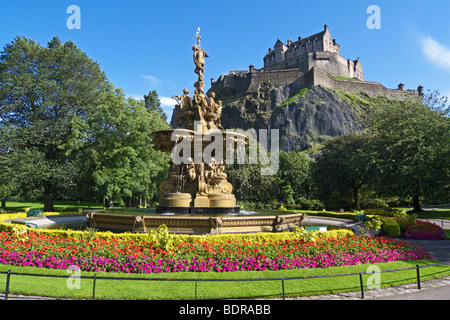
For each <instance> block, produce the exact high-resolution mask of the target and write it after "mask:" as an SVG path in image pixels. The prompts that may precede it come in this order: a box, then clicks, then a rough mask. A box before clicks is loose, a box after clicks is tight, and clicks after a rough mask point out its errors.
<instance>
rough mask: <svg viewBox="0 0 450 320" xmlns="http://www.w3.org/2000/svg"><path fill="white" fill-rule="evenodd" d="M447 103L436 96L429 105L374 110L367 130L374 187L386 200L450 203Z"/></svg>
mask: <svg viewBox="0 0 450 320" xmlns="http://www.w3.org/2000/svg"><path fill="white" fill-rule="evenodd" d="M445 104H446V99H442V98H440V97H439V93H437V92H433V93H431V94H429V95H426V96H425V97H423V99H418V100H413V101H390V102H385V103H381V104H379V105H377V106H376V107H375V108H373V110H372V112H371V113H370V116H369V118H368V121H367V124H366V125H367V127H368V129H369V130H370V132H371V133H372V135H373V137H374V138H373V139H372V140H371V141H370V144H368V146H367V147H368V148H367V149H368V152H367V153H368V154H370V158H371V161H372V166H371V167H372V169H373V177H374V182H376V186H377V189H378V191H379V192H381V193H383V194H386V195H397V196H400V197H412V198H413V205H414V209H413V210H414V211H420V210H421V205H420V198H421V197H423V196H426V197H431V198H433V199H439V198H440V199H441V200H442V201H446V200H448V186H449V179H450V175H449V170H450V169H449V168H450V163H449V159H450V157H449V152H450V127H449V124H450V119H449V117H448V116H449V109H448V107H446V106H445Z"/></svg>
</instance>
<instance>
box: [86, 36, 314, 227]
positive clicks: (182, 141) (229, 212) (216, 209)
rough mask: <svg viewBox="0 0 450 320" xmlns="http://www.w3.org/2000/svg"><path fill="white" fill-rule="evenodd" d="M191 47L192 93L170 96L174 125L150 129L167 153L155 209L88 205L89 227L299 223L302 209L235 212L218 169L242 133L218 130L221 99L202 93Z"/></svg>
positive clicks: (201, 66)
mask: <svg viewBox="0 0 450 320" xmlns="http://www.w3.org/2000/svg"><path fill="white" fill-rule="evenodd" d="M200 40H201V36H200V29H199V30H198V32H197V44H196V45H194V46H193V48H192V49H193V51H194V63H195V73H196V74H197V75H198V80H197V81H196V82H195V83H194V87H195V91H194V96H193V98H191V97H190V96H189V91H188V90H187V89H184V91H183V95H179V96H177V95H176V96H173V98H174V99H176V100H177V102H178V104H177V105H176V106H175V108H176V111H175V112H176V113H175V115H176V128H174V129H169V130H161V131H156V132H154V133H153V134H152V136H153V144H154V146H153V148H154V149H155V150H159V151H162V152H171V153H172V157H171V160H170V169H169V174H168V177H167V179H166V180H165V181H164V182H163V183H161V185H160V191H161V198H160V202H159V206H157V208H156V214H144V213H141V214H135V213H134V214H114V213H111V212H110V211H108V210H91V211H88V212H87V213H86V217H87V218H88V221H89V223H90V226H91V227H94V228H99V229H106V230H113V231H119V232H123V231H129V232H130V231H131V232H148V231H150V230H156V229H157V228H158V227H159V226H160V225H162V224H164V225H166V226H167V227H168V228H169V230H170V231H171V232H176V233H196V234H204V233H237V232H279V231H284V230H289V229H292V228H294V227H295V226H298V225H300V224H301V222H302V220H303V219H304V218H305V216H306V215H305V214H303V213H279V212H278V213H275V212H270V211H268V212H266V213H265V214H261V215H260V214H257V213H253V214H248V213H247V214H242V213H241V214H239V212H240V210H239V207H238V206H236V199H235V197H234V195H233V193H232V191H233V186H232V185H231V184H230V183H229V182H228V181H227V175H226V174H225V172H224V169H225V165H226V161H225V160H224V159H223V157H224V155H227V159H228V156H229V154H231V155H233V151H234V150H236V149H237V148H240V147H244V146H245V145H246V143H247V140H246V139H247V136H246V135H244V134H240V133H237V132H234V131H232V130H226V131H225V130H223V128H222V126H221V124H220V116H221V113H222V103H221V102H220V101H215V96H214V93H211V95H210V96H209V97H207V96H206V95H205V93H204V87H205V85H204V76H203V75H204V72H205V58H206V57H208V55H207V54H206V52H205V51H203V49H202V48H201V46H200Z"/></svg>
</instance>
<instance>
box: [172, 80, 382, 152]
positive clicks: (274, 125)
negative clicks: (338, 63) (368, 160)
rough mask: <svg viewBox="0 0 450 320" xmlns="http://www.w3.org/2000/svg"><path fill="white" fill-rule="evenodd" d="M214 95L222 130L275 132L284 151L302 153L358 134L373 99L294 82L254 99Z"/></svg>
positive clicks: (224, 93) (222, 92)
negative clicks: (218, 108) (218, 107)
mask: <svg viewBox="0 0 450 320" xmlns="http://www.w3.org/2000/svg"><path fill="white" fill-rule="evenodd" d="M226 89H230V88H226ZM214 92H215V93H216V101H217V100H222V102H223V109H222V118H221V121H222V126H223V128H224V129H233V128H239V129H243V130H248V129H251V128H253V129H255V130H258V129H279V130H280V131H279V133H280V149H281V150H284V151H291V150H296V149H301V150H305V149H308V148H311V147H313V146H314V145H315V144H318V143H322V142H324V141H325V140H327V139H330V138H332V137H337V136H341V135H344V134H347V133H350V132H354V131H359V130H361V129H362V123H361V117H362V116H363V115H364V114H365V112H366V110H367V108H368V107H369V105H370V103H371V102H372V100H373V99H374V98H371V97H369V96H367V95H365V94H364V93H359V94H353V93H344V92H342V91H338V90H332V89H329V88H326V87H324V86H320V85H319V86H307V87H302V86H301V85H299V84H298V83H296V82H292V83H290V84H287V85H282V86H278V87H270V88H267V90H265V91H264V90H260V93H259V94H258V96H257V97H255V95H254V94H236V93H235V92H233V90H224V89H223V88H220V87H216V88H214ZM175 117H176V114H174V115H173V120H172V124H173V123H174V119H175Z"/></svg>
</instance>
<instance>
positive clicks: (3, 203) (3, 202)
mask: <svg viewBox="0 0 450 320" xmlns="http://www.w3.org/2000/svg"><path fill="white" fill-rule="evenodd" d="M2 209H6V199H2Z"/></svg>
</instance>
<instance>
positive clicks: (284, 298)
mask: <svg viewBox="0 0 450 320" xmlns="http://www.w3.org/2000/svg"><path fill="white" fill-rule="evenodd" d="M281 286H282V288H283V300H286V297H285V295H284V279H281Z"/></svg>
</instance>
